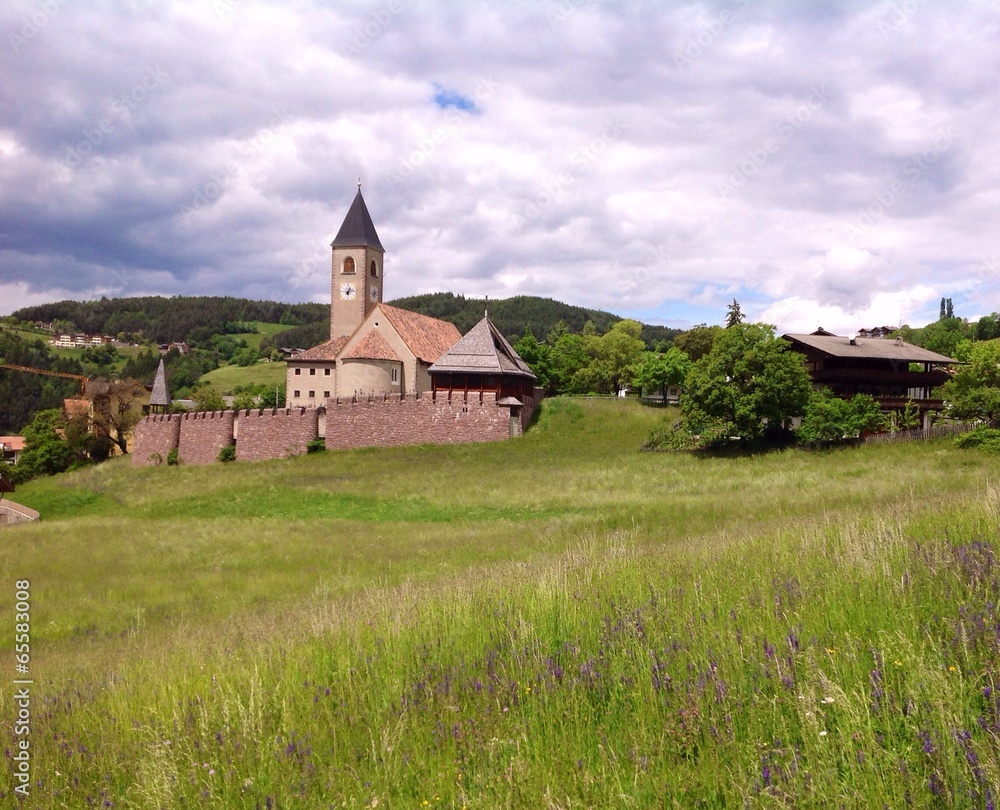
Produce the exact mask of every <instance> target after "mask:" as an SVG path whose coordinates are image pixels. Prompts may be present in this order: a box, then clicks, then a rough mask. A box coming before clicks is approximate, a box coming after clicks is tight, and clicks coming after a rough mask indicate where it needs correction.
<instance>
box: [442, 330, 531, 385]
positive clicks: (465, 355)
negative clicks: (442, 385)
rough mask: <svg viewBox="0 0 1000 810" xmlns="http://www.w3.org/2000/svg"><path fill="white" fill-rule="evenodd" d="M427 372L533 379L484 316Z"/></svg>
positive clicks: (526, 367) (523, 364)
mask: <svg viewBox="0 0 1000 810" xmlns="http://www.w3.org/2000/svg"><path fill="white" fill-rule="evenodd" d="M429 370H430V372H431V373H432V374H433V373H434V372H450V373H457V374H504V375H511V376H520V377H530V378H532V379H534V378H535V375H534V374H532V372H531V369H530V368H528V364H527V363H525V362H524V361H523V360H522V359H521V357H520V355H519V354H518V353H517V352H516V351H514V347H513V346H511V345H510V343H509V342H508V341H507V338H505V337H504V336H503V335H502V334H501V333H500V330H499V329H497V328H496V326H494V325H493V322H492V321H491V320H490V319H489V318H487V317H484V318H483V319H482V320H481V321H480V322H479V323H477V324H476V325H475V326H473V327H472V329H470V330H469V331H468V332H467V333H466V335H465V337H463V338H462V339H461V340H459V341H458V343H456V344H455V345H454V346H452V347H451V348H450V349H449V350H448V351H447V352H445V353H444V354H443V355H442V356H441V358H440V359H439V360H438V361H437V362H436V363H434V365H432V366H431V367H430V369H429Z"/></svg>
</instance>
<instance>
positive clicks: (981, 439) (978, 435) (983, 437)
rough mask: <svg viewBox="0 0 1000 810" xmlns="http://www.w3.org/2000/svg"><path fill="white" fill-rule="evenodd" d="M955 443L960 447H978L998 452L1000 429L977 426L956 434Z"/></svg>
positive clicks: (999, 449) (999, 450) (990, 451)
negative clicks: (958, 434)
mask: <svg viewBox="0 0 1000 810" xmlns="http://www.w3.org/2000/svg"><path fill="white" fill-rule="evenodd" d="M955 444H956V445H957V446H959V447H962V448H970V447H978V448H980V449H982V450H985V451H987V452H988V453H1000V429H997V428H990V427H985V426H983V427H977V428H975V429H974V430H970V431H969V432H968V433H963V434H962V435H961V436H956V437H955Z"/></svg>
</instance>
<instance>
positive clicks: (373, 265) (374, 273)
mask: <svg viewBox="0 0 1000 810" xmlns="http://www.w3.org/2000/svg"><path fill="white" fill-rule="evenodd" d="M372 275H373V276H377V275H378V265H377V264H375V262H374V261H372Z"/></svg>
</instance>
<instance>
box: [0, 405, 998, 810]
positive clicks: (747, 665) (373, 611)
mask: <svg viewBox="0 0 1000 810" xmlns="http://www.w3.org/2000/svg"><path fill="white" fill-rule="evenodd" d="M672 418H676V417H675V416H674V415H673V414H671V413H670V412H664V411H662V410H653V409H645V408H642V407H641V406H640V405H638V404H637V403H635V402H633V401H619V400H567V399H557V400H549V401H546V402H544V403H543V406H542V408H541V412H540V415H539V419H538V422H537V424H536V425H535V426H534V427H533V428H532V429H531V430H530V431H529V432H528V433H527V434H526V435H525V436H523V437H522V438H520V439H518V440H515V441H510V442H504V443H498V444H490V445H462V446H454V447H437V446H421V447H410V448H395V449H372V450H360V451H350V452H347V451H343V452H327V453H321V454H317V455H310V456H303V457H299V458H294V459H287V460H282V461H275V462H262V463H236V464H230V465H214V466H210V467H198V468H196V467H185V466H181V467H159V468H142V469H135V470H133V469H132V468H130V467H129V465H128V461H127V459H126V460H118V461H113V462H111V463H108V464H104V465H102V466H100V467H94V468H90V469H88V470H85V471H80V472H77V473H74V474H70V475H63V476H59V477H56V478H52V479H47V480H39V481H35V482H32V483H31V484H30V485H26V486H24V487H23V488H22V489H20V490H19V491H18V492H17V493H16V494H15V495H14V497H15V498H16V499H17V500H18V501H20V502H22V503H24V504H26V505H28V506H31V507H33V508H35V509H38V510H39V511H40V512H41V513H42V516H43V520H42V522H40V523H38V524H34V525H31V526H25V527H18V528H15V529H7V530H2V531H0V539H2V540H3V543H2V545H0V570H3V571H4V572H5V573H6V575H7V576H6V582H5V584H4V588H5V591H4V593H5V596H4V601H3V605H4V613H5V615H7V616H8V617H9V620H10V621H11V622H12V623H13V616H14V612H15V607H14V599H15V587H14V586H15V581H16V580H28V581H29V582H30V634H31V653H30V655H31V659H30V677H31V678H32V679H33V680H34V683H33V684H32V687H31V690H32V691H31V706H30V711H31V716H30V722H31V737H30V741H31V749H30V750H31V755H32V760H31V768H32V770H31V779H32V781H31V796H30V799H29V800H28V801H25V802H22V804H21V806H24V807H41V808H50V807H51V808H56V807H87V806H95V807H96V806H115V807H136V808H161V807H163V808H173V807H213V808H215V807H218V808H258V807H260V808H265V807H272V808H286V807H296V808H298V807H305V808H313V807H355V808H361V807H369V808H373V807H381V808H385V807H393V808H396V807H398V808H420V807H442V808H460V807H469V808H521V807H524V808H544V807H549V808H604V807H607V808H612V807H614V808H618V807H636V808H646V807H684V808H687V807H719V808H726V807H741V806H748V807H852V808H853V807H865V808H867V807H891V808H895V807H903V806H914V807H944V806H948V807H951V806H955V807H986V806H990V803H994V804H995V803H996V802H997V800H998V799H1000V794H998V790H997V787H996V786H997V785H998V784H1000V692H998V691H997V689H998V687H1000V683H998V682H997V681H998V672H1000V669H998V661H1000V598H998V597H1000V557H998V554H997V552H998V541H997V523H998V506H997V504H998V497H1000V491H998V490H997V488H996V485H995V480H996V464H995V460H994V459H991V458H990V457H989V456H986V455H980V454H979V453H978V452H977V451H963V450H958V449H956V448H955V447H954V446H953V445H952V444H951V443H950V442H948V441H934V442H929V443H924V444H910V445H895V446H883V447H863V448H858V449H849V450H838V451H832V452H821V453H819V452H803V451H798V450H786V451H781V452H775V453H771V454H763V455H757V456H748V457H736V458H710V457H699V456H694V455H688V454H673V453H655V454H654V453H641V452H638V447H639V446H640V444H641V443H642V442H643V441H644V440H645V439H646V437H647V436H648V434H649V432H650V430H651V429H652V428H653V427H655V426H657V425H659V424H661V423H662V422H663V421H664V420H666V421H667V422H669V421H670V420H671V419H672ZM12 638H13V628H11V630H10V631H9V632H8V639H12ZM9 643H11V648H12V647H13V642H12V641H10V642H9ZM11 652H12V653H13V649H12V650H11ZM10 657H12V656H10ZM10 657H8V662H9V661H10ZM12 666H13V665H12V664H10V663H8V667H9V668H8V670H7V677H6V678H5V680H4V681H3V682H0V693H2V694H0V697H2V700H0V705H2V706H3V707H4V708H3V709H2V715H0V729H2V732H3V734H4V735H5V740H4V747H5V748H6V749H7V752H8V753H7V759H8V762H7V763H6V767H7V769H8V772H9V773H11V774H13V773H14V772H15V771H14V769H15V767H16V765H15V763H14V762H13V761H10V758H11V756H12V752H13V751H15V750H16V749H15V744H16V742H17V740H18V739H19V738H18V737H16V736H15V733H14V719H15V703H14V701H13V696H12V695H13V687H12V686H11V682H12V678H13V677H17V676H15V675H14V674H13V669H12ZM14 784H15V783H14V782H12V781H11V780H10V779H5V780H4V781H3V782H0V805H3V806H19V805H18V804H17V803H16V802H15V801H14V799H15V798H16V797H15V796H14V794H13V793H12V787H13V785H14Z"/></svg>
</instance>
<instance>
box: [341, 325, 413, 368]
mask: <svg viewBox="0 0 1000 810" xmlns="http://www.w3.org/2000/svg"><path fill="white" fill-rule="evenodd" d="M341 359H343V360H395V361H396V362H401V361H400V357H399V355H398V354H396V352H394V351H393V350H392V346H390V345H389V344H388V343H387V342H386V339H385V338H384V337H382V335H381V334H379V331H378V330H377V329H372V330H371V331H370V332H369V333H368V334H367V335H365V336H364V337H363V338H362V339H361V340H359V341H358V343H357V345H356V346H355V347H354V348H352V349H351V350H350V351H349V352H346V353H345V354H344V355H343V357H342V358H341Z"/></svg>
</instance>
